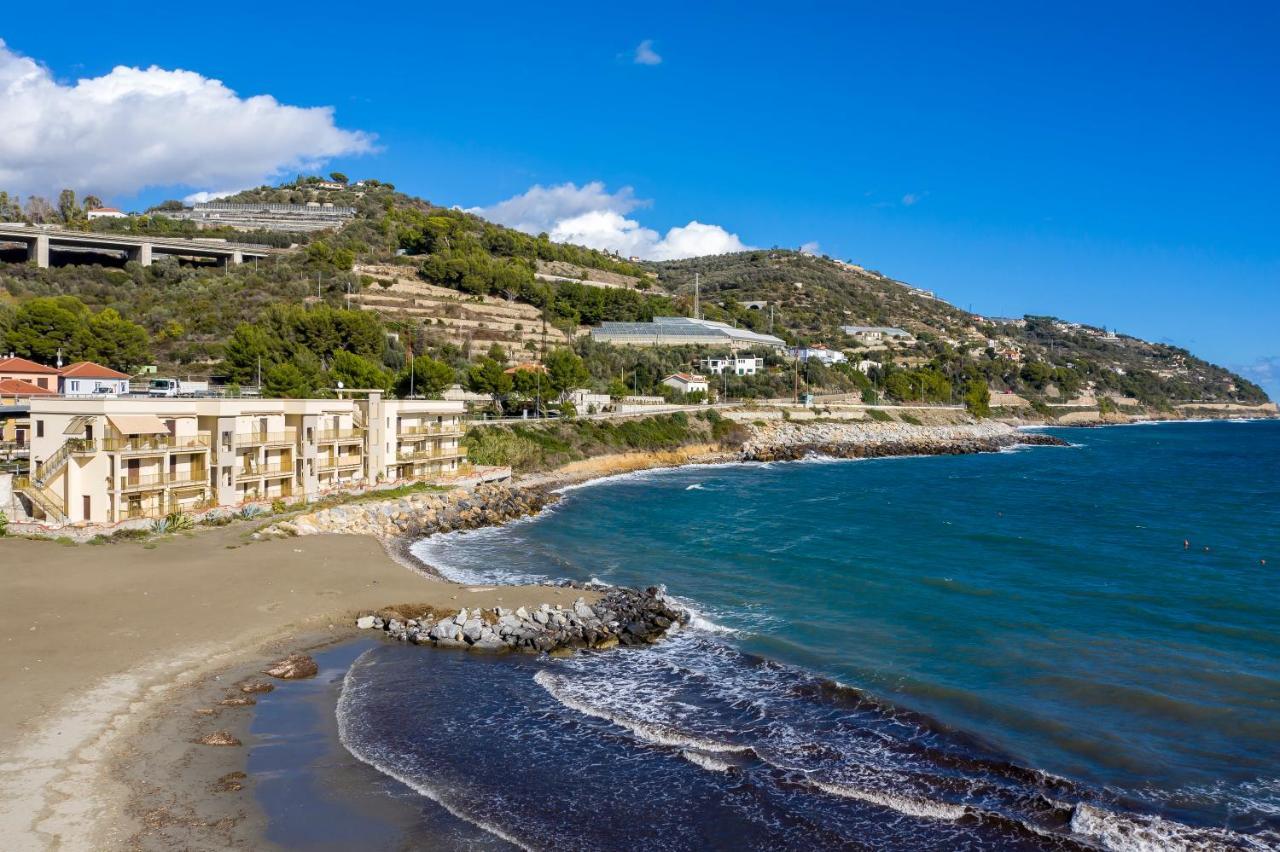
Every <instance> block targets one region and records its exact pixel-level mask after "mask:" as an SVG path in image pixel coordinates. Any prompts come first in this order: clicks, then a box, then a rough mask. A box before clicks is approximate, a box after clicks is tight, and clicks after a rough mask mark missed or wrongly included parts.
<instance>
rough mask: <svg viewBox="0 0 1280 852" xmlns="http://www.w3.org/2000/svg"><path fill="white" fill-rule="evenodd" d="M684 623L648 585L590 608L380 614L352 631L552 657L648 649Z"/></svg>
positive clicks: (364, 618) (683, 615) (685, 616)
mask: <svg viewBox="0 0 1280 852" xmlns="http://www.w3.org/2000/svg"><path fill="white" fill-rule="evenodd" d="M688 621H689V613H687V612H686V611H685V610H683V609H680V608H679V607H677V606H675V605H673V604H672V603H671V601H670V600H669V599H668V598H667V596H666V594H665V591H664V590H663V589H661V588H659V587H656V586H651V587H650V588H648V589H645V590H644V591H639V590H636V589H628V588H613V589H610V590H609V591H608V592H607V593H605V594H604V595H603V596H601V597H600V598H598V599H597V600H596V601H595V602H594V603H588V602H587V600H586V598H584V597H579V598H578V599H577V600H575V601H574V602H573V605H572V606H568V607H564V606H560V605H558V604H557V605H555V606H552V605H551V604H545V603H544V604H542V605H541V606H539V607H537V608H526V607H516V608H515V609H508V608H505V607H500V606H498V607H490V608H475V609H467V608H466V607H462V608H461V609H459V610H457V611H446V612H436V611H433V610H431V609H429V608H409V607H400V608H395V609H383V610H379V611H378V612H375V613H366V614H364V615H361V616H360V617H359V618H357V619H356V627H358V628H361V629H363V630H380V631H382V632H383V633H384V634H385V635H386V636H387V637H388V638H390V639H394V640H397V641H400V642H409V643H412V644H415V645H430V646H432V647H437V648H464V649H469V650H476V651H494V652H503V651H525V652H529V653H556V652H572V651H574V650H578V649H584V648H594V649H598V650H604V649H608V648H614V647H617V646H618V645H651V644H653V643H655V642H657V641H658V640H659V639H661V638H662V637H663V636H664V635H666V633H667V631H669V630H671V629H673V628H674V627H677V626H678V625H682V624H687V623H688Z"/></svg>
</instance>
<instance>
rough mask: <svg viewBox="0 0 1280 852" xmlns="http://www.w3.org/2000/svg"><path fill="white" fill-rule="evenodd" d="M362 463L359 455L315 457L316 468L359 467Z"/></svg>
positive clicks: (338, 468)
mask: <svg viewBox="0 0 1280 852" xmlns="http://www.w3.org/2000/svg"><path fill="white" fill-rule="evenodd" d="M362 464H364V459H363V458H361V457H360V456H347V457H344V458H337V459H335V458H327V459H326V458H320V459H316V470H346V469H348V468H353V467H360V466H361V465H362Z"/></svg>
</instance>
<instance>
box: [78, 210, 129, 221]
mask: <svg viewBox="0 0 1280 852" xmlns="http://www.w3.org/2000/svg"><path fill="white" fill-rule="evenodd" d="M85 215H86V216H88V217H89V221H90V222H92V221H93V220H94V219H128V218H129V214H128V213H125V212H124V211H123V210H121V209H119V208H118V207H95V208H93V209H92V210H86V211H85Z"/></svg>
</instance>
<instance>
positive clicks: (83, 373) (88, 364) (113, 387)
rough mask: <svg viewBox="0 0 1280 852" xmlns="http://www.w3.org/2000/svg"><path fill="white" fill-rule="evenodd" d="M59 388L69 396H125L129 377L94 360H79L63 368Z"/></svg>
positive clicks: (127, 390)
mask: <svg viewBox="0 0 1280 852" xmlns="http://www.w3.org/2000/svg"><path fill="white" fill-rule="evenodd" d="M58 390H60V391H62V393H63V394H65V395H67V396H89V395H94V396H107V395H111V396H123V395H124V394H127V393H128V392H129V377H128V376H127V375H125V374H124V373H121V372H119V371H117V370H112V369H111V368H110V367H104V366H102V365H101V364H95V363H93V362H92V361H77V362H76V363H74V364H70V365H68V366H66V367H64V368H63V369H62V375H61V376H60V377H59V379H58Z"/></svg>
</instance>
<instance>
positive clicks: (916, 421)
mask: <svg viewBox="0 0 1280 852" xmlns="http://www.w3.org/2000/svg"><path fill="white" fill-rule="evenodd" d="M898 419H899V420H901V421H902V422H903V423H910V424H911V425H912V426H923V425H924V424H923V423H921V422H920V418H919V417H916V416H915V415H914V414H899V415H898Z"/></svg>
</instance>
